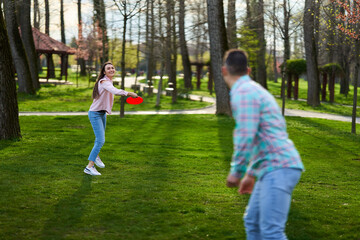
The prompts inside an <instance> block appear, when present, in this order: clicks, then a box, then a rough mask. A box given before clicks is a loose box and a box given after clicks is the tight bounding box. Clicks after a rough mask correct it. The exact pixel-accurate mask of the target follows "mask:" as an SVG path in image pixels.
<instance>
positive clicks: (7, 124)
mask: <svg viewBox="0 0 360 240" xmlns="http://www.w3.org/2000/svg"><path fill="white" fill-rule="evenodd" d="M7 2H8V1H7ZM5 7H6V6H5ZM10 59H11V52H10V45H9V39H8V36H7V33H6V28H5V22H4V18H3V15H2V9H1V4H0V140H5V139H18V138H21V133H20V124H19V110H18V104H17V96H16V83H15V78H14V71H13V69H12V65H11V64H9V61H10Z"/></svg>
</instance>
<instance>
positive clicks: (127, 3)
mask: <svg viewBox="0 0 360 240" xmlns="http://www.w3.org/2000/svg"><path fill="white" fill-rule="evenodd" d="M114 3H115V5H116V6H117V8H118V9H119V12H120V13H121V15H122V16H123V38H122V48H121V89H125V76H126V71H125V46H126V28H127V22H128V20H129V19H131V18H132V17H134V16H135V15H136V14H138V13H139V12H140V9H141V7H140V3H141V0H136V1H131V0H120V1H119V0H114ZM124 116H125V97H124V96H121V104H120V117H121V118H123V117H124Z"/></svg>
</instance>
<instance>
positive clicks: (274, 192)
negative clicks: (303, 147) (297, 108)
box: [222, 49, 304, 240]
mask: <svg viewBox="0 0 360 240" xmlns="http://www.w3.org/2000/svg"><path fill="white" fill-rule="evenodd" d="M249 73H250V69H249V68H248V63H247V55H246V53H245V52H244V51H242V50H236V49H233V50H229V51H228V52H226V54H225V56H224V61H223V67H222V74H223V77H224V80H225V82H226V84H227V85H228V86H229V88H230V89H231V91H230V99H231V108H232V112H233V117H234V119H235V122H236V125H235V129H234V133H233V141H234V152H233V157H232V163H231V170H230V173H229V176H228V178H227V186H228V187H239V193H240V194H246V193H249V194H250V193H251V197H250V200H249V203H248V206H247V209H246V212H245V214H244V223H245V228H246V234H247V239H251V240H252V239H276V240H281V239H287V238H286V235H285V224H286V221H287V216H288V212H289V209H290V203H291V194H292V191H293V189H294V187H295V185H296V184H297V183H298V181H299V179H300V176H301V172H302V171H303V170H304V166H303V164H302V162H301V159H300V156H299V153H298V151H297V150H296V148H295V146H294V144H293V142H292V141H291V140H290V139H289V138H288V134H287V132H286V124H285V119H284V118H283V116H282V115H281V112H280V108H279V107H278V105H277V103H276V101H275V99H274V97H273V96H272V95H271V94H270V93H269V92H268V91H266V90H265V89H264V88H263V87H262V86H260V85H259V84H257V83H256V82H254V81H252V80H251V78H250V77H249ZM240 180H241V181H240ZM255 181H256V183H255ZM254 185H255V186H254Z"/></svg>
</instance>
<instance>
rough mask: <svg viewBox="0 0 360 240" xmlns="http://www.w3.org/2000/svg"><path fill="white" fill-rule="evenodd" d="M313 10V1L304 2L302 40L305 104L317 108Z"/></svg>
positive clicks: (316, 66) (316, 65)
mask: <svg viewBox="0 0 360 240" xmlns="http://www.w3.org/2000/svg"><path fill="white" fill-rule="evenodd" d="M314 8H315V3H314V1H313V0H305V9H304V40H305V55H306V67H307V73H306V75H307V81H308V98H307V103H308V104H309V105H311V106H319V105H320V97H319V79H318V78H319V74H318V64H317V56H316V47H315V35H314V15H313V14H314Z"/></svg>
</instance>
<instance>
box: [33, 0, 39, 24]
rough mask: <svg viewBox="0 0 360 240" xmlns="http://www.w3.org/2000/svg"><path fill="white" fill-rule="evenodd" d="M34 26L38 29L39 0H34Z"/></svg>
mask: <svg viewBox="0 0 360 240" xmlns="http://www.w3.org/2000/svg"><path fill="white" fill-rule="evenodd" d="M34 28H36V29H39V30H40V8H39V0H34Z"/></svg>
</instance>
